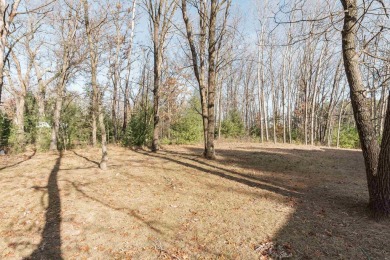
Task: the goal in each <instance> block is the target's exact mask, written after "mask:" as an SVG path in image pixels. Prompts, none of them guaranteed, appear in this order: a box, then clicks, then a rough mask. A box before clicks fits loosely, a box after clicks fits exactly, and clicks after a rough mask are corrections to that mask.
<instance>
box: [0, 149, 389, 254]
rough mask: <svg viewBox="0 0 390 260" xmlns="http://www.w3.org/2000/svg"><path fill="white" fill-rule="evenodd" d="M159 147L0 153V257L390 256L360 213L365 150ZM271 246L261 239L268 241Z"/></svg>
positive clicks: (376, 226)
mask: <svg viewBox="0 0 390 260" xmlns="http://www.w3.org/2000/svg"><path fill="white" fill-rule="evenodd" d="M201 152H202V151H201V149H200V147H199V146H168V147H165V149H164V150H163V151H160V152H158V153H157V154H154V153H150V152H149V151H144V150H137V151H132V150H128V149H124V148H120V147H110V163H109V170H108V171H105V172H102V171H100V170H99V169H98V166H97V161H98V160H99V150H98V149H92V148H91V149H84V150H75V151H67V152H64V153H62V154H54V153H51V154H48V153H46V154H33V153H32V152H29V153H26V155H25V156H19V157H8V156H3V157H0V187H1V190H0V201H1V204H0V258H1V259H23V258H25V259H60V258H61V257H62V258H64V259H210V258H211V259H259V258H265V259H266V256H262V254H261V252H259V250H256V249H258V248H260V247H261V246H262V245H263V246H264V245H266V242H273V243H275V244H278V245H279V246H280V247H282V248H284V249H285V250H286V251H288V253H289V252H292V254H293V258H299V259H302V258H304V259H310V258H313V259H318V258H323V259H386V257H387V258H389V259H390V249H389V247H388V242H389V241H390V225H389V222H388V221H385V222H375V221H373V220H371V219H370V218H369V216H368V214H367V212H366V209H365V204H366V200H367V198H366V197H367V190H366V182H365V175H364V165H363V159H362V155H361V153H360V152H359V151H356V150H336V149H327V148H318V147H303V146H293V145H270V144H266V145H260V144H250V143H225V144H223V143H221V144H218V160H217V161H215V162H213V161H207V160H205V159H203V158H201V156H200V154H201ZM267 245H268V244H267Z"/></svg>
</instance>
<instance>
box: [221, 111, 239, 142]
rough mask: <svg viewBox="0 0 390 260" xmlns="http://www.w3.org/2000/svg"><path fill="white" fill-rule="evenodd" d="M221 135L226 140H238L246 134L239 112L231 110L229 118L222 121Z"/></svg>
mask: <svg viewBox="0 0 390 260" xmlns="http://www.w3.org/2000/svg"><path fill="white" fill-rule="evenodd" d="M221 133H222V135H223V136H224V137H225V138H226V137H234V138H236V137H240V136H243V135H244V134H245V126H244V122H243V121H242V119H241V116H240V114H239V113H238V111H237V110H231V111H230V112H229V114H228V117H227V118H226V119H225V120H223V121H222V125H221Z"/></svg>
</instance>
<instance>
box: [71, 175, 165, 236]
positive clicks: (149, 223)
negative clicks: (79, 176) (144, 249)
mask: <svg viewBox="0 0 390 260" xmlns="http://www.w3.org/2000/svg"><path fill="white" fill-rule="evenodd" d="M68 182H69V183H70V184H71V185H72V186H73V188H74V189H75V190H76V191H77V192H78V193H80V194H81V195H83V197H85V198H87V199H89V200H91V201H94V202H96V203H98V204H100V205H102V206H104V207H107V208H109V209H112V210H115V211H118V212H123V213H126V214H127V215H128V216H131V217H133V218H135V219H137V220H138V221H140V222H141V223H143V224H144V225H145V226H147V227H148V228H150V229H151V230H153V231H155V232H156V233H158V234H162V231H161V230H160V229H159V228H157V227H156V226H155V224H158V223H157V221H146V220H145V219H144V218H143V217H142V216H141V215H139V214H138V213H137V211H136V210H134V209H128V208H125V207H116V206H115V205H112V204H109V203H107V202H104V201H103V200H101V199H98V198H96V197H94V196H92V195H89V194H87V192H85V191H84V190H83V189H82V188H81V187H80V184H78V183H76V182H71V181H68Z"/></svg>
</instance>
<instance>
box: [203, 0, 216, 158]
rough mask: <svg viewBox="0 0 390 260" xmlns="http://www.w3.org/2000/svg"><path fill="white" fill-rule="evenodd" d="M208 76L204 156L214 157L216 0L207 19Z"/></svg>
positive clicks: (212, 3) (212, 0)
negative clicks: (208, 19) (206, 127)
mask: <svg viewBox="0 0 390 260" xmlns="http://www.w3.org/2000/svg"><path fill="white" fill-rule="evenodd" d="M209 22H210V23H209V39H208V40H209V50H208V52H209V77H208V93H207V94H208V95H207V102H208V106H207V115H208V129H207V130H208V131H207V147H206V155H205V156H206V158H207V159H215V150H214V135H215V133H214V131H215V115H214V102H215V80H216V71H215V69H216V22H217V0H211V9H210V21H209Z"/></svg>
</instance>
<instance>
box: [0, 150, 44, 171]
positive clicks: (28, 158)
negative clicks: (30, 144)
mask: <svg viewBox="0 0 390 260" xmlns="http://www.w3.org/2000/svg"><path fill="white" fill-rule="evenodd" d="M36 153H37V150H34V151H33V153H32V154H31V155H29V156H28V157H27V158H26V159H24V160H22V161H20V162H17V163H14V164H11V165H7V166H4V167H1V168H0V171H1V170H5V169H7V168H11V167H14V166H17V165H19V164H21V163H24V162H26V161H28V160H31V159H32V158H33V157H34V156H35V154H36Z"/></svg>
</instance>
